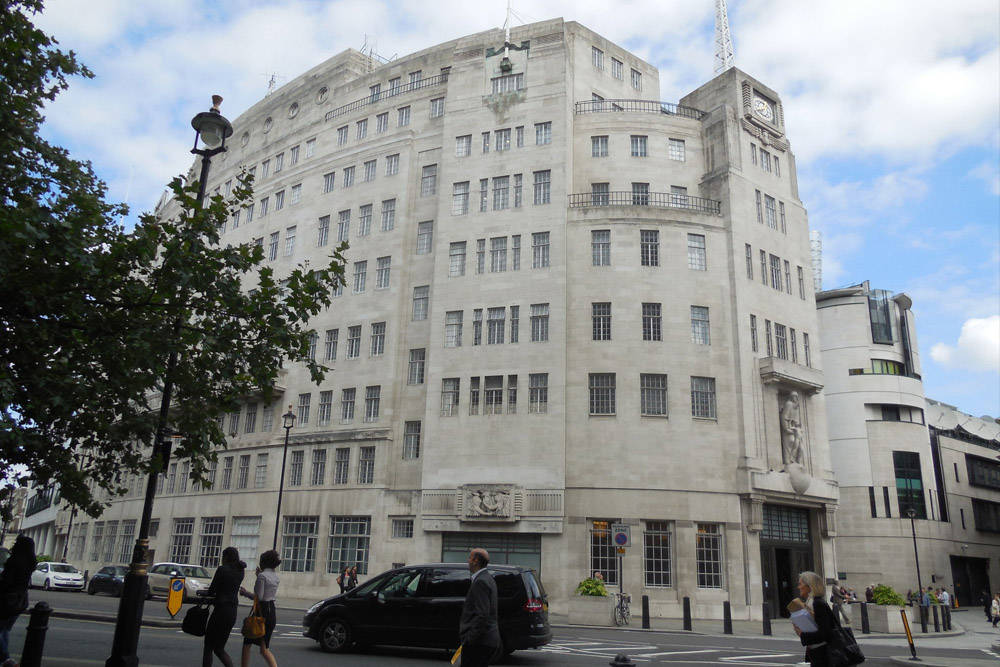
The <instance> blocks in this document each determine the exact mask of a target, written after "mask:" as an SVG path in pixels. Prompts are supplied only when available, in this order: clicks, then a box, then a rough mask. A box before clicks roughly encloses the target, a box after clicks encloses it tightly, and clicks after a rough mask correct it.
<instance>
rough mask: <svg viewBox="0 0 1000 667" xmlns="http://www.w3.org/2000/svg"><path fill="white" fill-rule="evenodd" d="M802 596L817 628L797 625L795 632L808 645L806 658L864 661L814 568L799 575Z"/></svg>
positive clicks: (834, 666)
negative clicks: (838, 616)
mask: <svg viewBox="0 0 1000 667" xmlns="http://www.w3.org/2000/svg"><path fill="white" fill-rule="evenodd" d="M799 596H800V597H801V598H802V601H803V602H804V603H805V608H806V609H808V610H809V612H810V613H811V614H812V616H813V621H814V622H815V624H816V630H814V631H812V632H803V631H802V630H800V629H799V628H798V627H797V626H796V627H795V634H797V635H798V636H799V639H800V641H801V642H802V644H803V645H804V646H806V661H807V662H808V663H809V664H810V666H811V667H850V666H851V665H858V664H861V663H862V662H864V661H865V656H864V655H862V653H861V649H860V648H859V647H858V644H857V642H856V641H855V640H854V635H853V634H852V633H851V630H850V628H844V627H842V626H841V625H840V623H839V622H838V620H837V617H836V615H834V613H833V610H832V609H830V606H829V605H828V604H827V603H826V600H824V599H823V598H825V597H826V586H825V585H824V583H823V579H822V578H821V577H820V576H819V575H818V574H816V573H815V572H803V573H802V574H800V575H799Z"/></svg>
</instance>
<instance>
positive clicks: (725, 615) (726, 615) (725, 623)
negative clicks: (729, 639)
mask: <svg viewBox="0 0 1000 667" xmlns="http://www.w3.org/2000/svg"><path fill="white" fill-rule="evenodd" d="M722 632H723V634H727V635H731V634H733V613H732V611H730V609H729V600H725V601H724V602H723V603H722Z"/></svg>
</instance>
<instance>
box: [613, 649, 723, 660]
mask: <svg viewBox="0 0 1000 667" xmlns="http://www.w3.org/2000/svg"><path fill="white" fill-rule="evenodd" d="M686 653H721V651H719V650H718V649H703V650H701V651H664V652H662V653H640V654H638V655H636V656H635V657H637V658H655V657H659V656H663V655H684V654H686ZM629 657H632V656H629Z"/></svg>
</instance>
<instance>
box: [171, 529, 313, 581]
mask: <svg viewBox="0 0 1000 667" xmlns="http://www.w3.org/2000/svg"><path fill="white" fill-rule="evenodd" d="M318 531H319V517H317V516H286V517H285V525H284V530H283V531H282V536H281V569H282V570H283V571H285V572H313V571H315V569H316V541H317V535H318ZM181 562H183V561H181Z"/></svg>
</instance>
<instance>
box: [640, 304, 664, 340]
mask: <svg viewBox="0 0 1000 667" xmlns="http://www.w3.org/2000/svg"><path fill="white" fill-rule="evenodd" d="M642 339H643V340H654V341H661V340H663V317H662V314H661V307H660V304H658V303H644V304H642Z"/></svg>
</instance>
